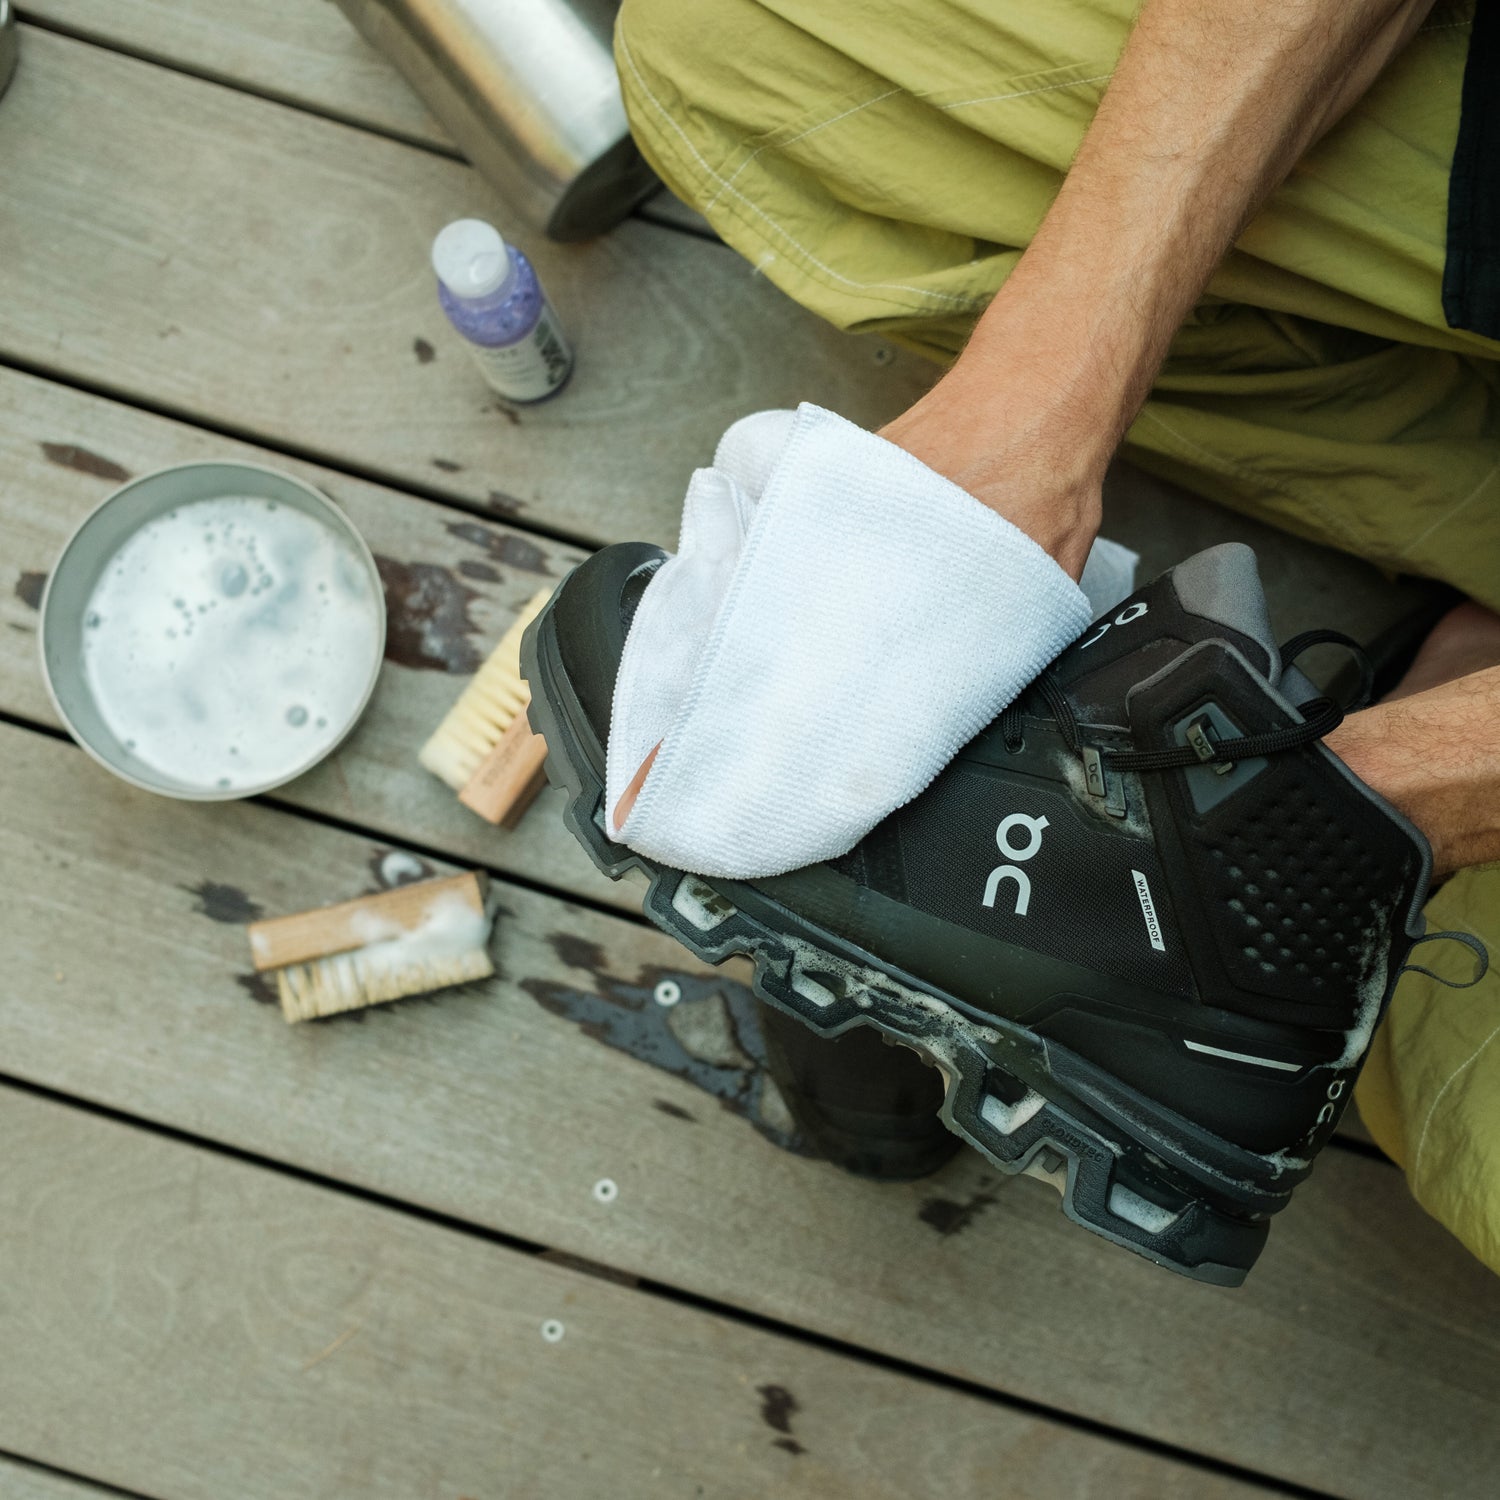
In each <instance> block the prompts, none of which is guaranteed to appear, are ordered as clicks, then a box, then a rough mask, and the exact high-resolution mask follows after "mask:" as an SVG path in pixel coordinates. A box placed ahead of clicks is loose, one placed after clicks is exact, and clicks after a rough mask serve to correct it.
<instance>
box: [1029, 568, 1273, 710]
mask: <svg viewBox="0 0 1500 1500" xmlns="http://www.w3.org/2000/svg"><path fill="white" fill-rule="evenodd" d="M1207 640H1223V641H1228V642H1229V643H1230V644H1231V645H1232V646H1234V647H1235V648H1236V649H1237V650H1239V651H1240V652H1242V653H1243V655H1244V656H1245V658H1246V660H1247V661H1248V662H1249V663H1250V665H1251V667H1252V668H1254V670H1255V671H1257V672H1259V673H1261V674H1262V675H1263V676H1264V677H1265V678H1266V680H1267V681H1268V682H1269V683H1271V685H1272V686H1273V687H1274V686H1275V685H1276V684H1277V682H1278V681H1279V679H1280V677H1281V653H1280V651H1279V650H1278V649H1277V646H1276V641H1275V638H1274V637H1273V636H1272V634H1271V621H1270V617H1269V615H1268V613H1267V611H1266V596H1265V590H1264V589H1262V588H1261V584H1260V575H1259V573H1258V572H1257V570H1256V566H1255V554H1254V553H1253V552H1252V551H1251V550H1250V548H1248V547H1247V546H1245V545H1244V544H1243V543H1241V542H1226V543H1224V544H1223V545H1221V546H1218V547H1210V548H1209V549H1208V550H1207V551H1206V552H1199V553H1198V554H1197V555H1196V556H1194V557H1190V558H1188V559H1187V560H1186V561H1185V562H1180V563H1178V564H1177V566H1176V567H1175V568H1172V569H1171V570H1169V571H1168V572H1166V573H1163V574H1162V575H1161V576H1160V577H1159V578H1157V579H1155V580H1154V581H1153V582H1151V583H1148V584H1147V585H1146V586H1145V587H1144V588H1140V589H1137V590H1136V592H1135V593H1134V594H1132V595H1131V596H1130V598H1128V599H1126V600H1125V601H1124V602H1123V603H1121V604H1119V605H1117V606H1116V607H1115V608H1114V609H1112V610H1110V611H1108V612H1107V613H1106V614H1103V615H1101V616H1100V617H1099V619H1097V620H1096V621H1095V622H1094V623H1093V624H1092V625H1091V626H1089V628H1088V629H1087V630H1086V631H1085V632H1084V633H1083V635H1082V636H1081V637H1080V638H1079V639H1078V640H1077V641H1075V642H1074V643H1073V645H1071V646H1069V647H1068V649H1067V650H1066V651H1065V652H1064V653H1063V654H1062V656H1061V657H1059V658H1058V661H1057V665H1056V667H1055V669H1054V670H1055V672H1056V674H1057V679H1058V681H1059V682H1060V683H1061V684H1062V685H1063V686H1064V687H1066V688H1067V690H1068V692H1069V693H1070V695H1071V696H1072V697H1073V700H1074V704H1075V706H1076V707H1077V709H1078V710H1079V712H1080V714H1081V715H1082V716H1083V717H1084V718H1085V719H1088V718H1096V719H1097V720H1098V721H1099V722H1120V723H1123V722H1124V720H1123V719H1122V718H1121V714H1122V713H1123V711H1124V704H1125V700H1126V697H1127V696H1128V695H1129V693H1130V690H1131V689H1132V688H1133V687H1134V686H1135V685H1136V684H1137V683H1138V682H1142V681H1144V680H1145V679H1146V678H1147V677H1150V676H1152V675H1153V674H1154V673H1156V672H1159V671H1161V670H1162V669H1163V668H1164V667H1167V666H1170V665H1171V663H1172V662H1173V661H1175V660H1176V659H1177V658H1178V657H1179V656H1181V655H1182V653H1183V651H1184V650H1187V649H1189V648H1190V647H1192V646H1195V645H1197V644H1198V642H1200V641H1207Z"/></svg>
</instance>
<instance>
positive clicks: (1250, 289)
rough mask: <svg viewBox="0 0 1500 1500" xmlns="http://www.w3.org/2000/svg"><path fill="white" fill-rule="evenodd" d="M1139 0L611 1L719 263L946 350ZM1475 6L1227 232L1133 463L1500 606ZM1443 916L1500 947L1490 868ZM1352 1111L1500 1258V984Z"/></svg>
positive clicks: (1380, 1044)
mask: <svg viewBox="0 0 1500 1500" xmlns="http://www.w3.org/2000/svg"><path fill="white" fill-rule="evenodd" d="M1137 8H1138V0H1029V3H1028V0H1010V3H1007V4H1005V5H997V4H994V3H993V0H860V3H859V4H848V3H844V0H625V3H624V6H623V9H622V11H621V15H620V24H619V29H618V32H617V35H616V52H617V57H618V61H619V67H620V77H621V81H622V85H623V88H624V92H625V100H626V106H627V109H628V110H629V113H630V120H631V125H632V129H633V130H634V133H635V136H636V139H637V140H638V141H639V142H640V145H641V147H642V149H643V150H644V151H645V153H646V155H647V156H648V157H649V158H650V160H651V162H652V163H653V165H655V167H656V168H657V170H658V171H659V172H660V173H661V175H662V177H663V178H664V179H665V180H666V182H667V183H668V184H669V185H670V186H671V187H672V188H673V189H674V190H675V191H676V192H677V193H678V194H679V195H680V196H681V197H683V198H684V199H686V200H687V201H688V202H689V203H691V204H692V205H693V206H695V207H696V208H698V209H699V210H700V211H701V212H702V213H703V214H705V215H706V216H707V217H708V219H709V220H710V222H711V223H712V224H713V226H714V228H715V229H716V230H717V231H718V232H719V234H720V235H722V236H723V238H724V239H725V240H726V241H727V242H728V243H729V244H730V245H732V246H733V247H734V248H735V249H736V250H738V251H739V252H740V253H741V254H742V255H744V256H745V257H746V258H747V259H749V260H750V261H751V262H752V263H753V264H754V265H755V266H756V267H757V268H758V269H759V270H760V271H761V272H762V273H763V274H764V275H766V276H767V277H768V278H769V279H770V280H772V281H773V282H775V283H776V284H777V285H778V286H779V287H781V288H782V289H783V290H784V291H786V292H787V293H789V294H790V295H791V296H793V297H795V298H796V299H797V301H799V302H801V303H804V304H805V305H806V306H808V307H810V308H812V309H813V310H815V311H816V312H818V313H820V314H822V316H824V317H825V318H828V319H829V320H830V321H832V322H834V323H836V324H838V325H839V326H840V327H843V328H848V329H858V330H879V331H880V332H882V333H884V334H886V335H887V336H890V337H894V338H897V339H899V340H900V341H902V342H904V343H907V344H909V345H912V346H914V347H916V348H918V349H921V350H923V351H925V352H927V353H930V354H932V355H934V356H936V357H938V358H948V357H951V356H952V355H953V354H954V353H956V352H957V350H958V349H959V348H960V347H962V345H963V343H964V340H965V339H966V338H967V337H968V334H969V331H970V330H971V328H972V327H973V325H974V321H975V319H976V318H977V317H978V315H979V314H980V312H982V311H983V309H984V308H985V307H986V306H987V305H988V303H989V301H990V299H991V297H993V295H994V293H995V291H996V289H997V288H998V287H999V285H1000V284H1001V282H1003V281H1004V279H1005V277H1006V275H1007V274H1008V273H1009V271H1010V269H1011V267H1012V266H1013V265H1014V264H1015V262H1016V260H1017V258H1018V256H1019V254H1020V252H1021V249H1022V248H1023V247H1024V246H1025V245H1026V244H1027V243H1028V242H1029V241H1030V239H1031V235H1032V233H1033V231H1034V230H1035V228H1036V225H1037V223H1038V221H1039V220H1040V218H1041V216H1042V214H1043V213H1044V212H1045V210H1046V208H1047V206H1048V204H1049V203H1050V202H1051V200H1052V197H1053V194H1054V193H1055V192H1056V190H1057V187H1058V184H1059V182H1060V181H1061V180H1062V175H1063V173H1064V172H1065V171H1066V169H1067V166H1068V163H1069V162H1070V161H1071V160H1072V157H1073V154H1074V152H1075V151H1076V150H1077V148H1078V144H1079V141H1080V140H1081V138H1082V135H1083V131H1084V129H1085V128H1086V127H1087V125H1088V123H1089V121H1090V119H1091V118H1092V116H1093V112H1094V108H1095V106H1096V105H1097V103H1098V101H1099V98H1100V95H1101V93H1102V92H1103V90H1104V88H1105V86H1106V84H1107V83H1108V81H1109V77H1110V73H1111V70H1112V69H1113V68H1114V65H1115V62H1116V59H1117V58H1118V56H1119V54H1120V50H1121V48H1122V47H1123V45H1124V42H1125V38H1126V36H1127V34H1128V32H1129V28H1130V24H1131V21H1132V18H1133V16H1134V14H1135V12H1136V10H1137ZM1472 10H1473V0H1455V3H1444V0H1438V4H1437V6H1436V8H1435V9H1434V10H1433V12H1432V14H1431V15H1430V16H1429V18H1428V20H1427V22H1426V23H1425V24H1424V26H1423V28H1422V30H1421V31H1420V32H1419V33H1418V34H1417V36H1416V37H1415V38H1414V40H1413V41H1412V42H1411V43H1410V44H1409V45H1408V47H1407V48H1406V49H1405V50H1404V51H1403V53H1402V54H1401V55H1400V56H1399V57H1398V58H1397V59H1396V60H1395V61H1394V62H1393V64H1392V65H1391V67H1390V68H1389V69H1388V70H1387V72H1386V73H1385V75H1384V76H1383V77H1382V78H1381V79H1380V80H1379V81H1378V82H1377V84H1376V85H1375V87H1374V88H1373V89H1372V90H1371V91H1370V93H1369V94H1368V95H1367V96H1366V97H1365V98H1364V99H1363V100H1362V101H1361V103H1360V104H1359V105H1358V106H1357V107H1356V109H1355V110H1354V112H1353V113H1352V114H1351V115H1350V116H1349V117H1348V118H1347V119H1345V120H1344V121H1342V122H1341V123H1340V124H1339V125H1338V126H1337V127H1336V128H1335V129H1334V131H1333V132H1332V133H1331V134H1330V135H1329V136H1328V137H1326V138H1325V139H1324V140H1323V141H1322V142H1321V143H1320V144H1319V145H1318V146H1317V147H1316V148H1315V149H1314V150H1313V151H1311V152H1310V153H1309V154H1308V155H1307V156H1306V157H1305V158H1304V159H1303V161H1302V162H1301V163H1300V164H1299V165H1298V166H1297V168H1296V170H1295V171H1294V172H1293V173H1292V174H1291V176H1290V178H1289V179H1288V180H1287V182H1286V183H1285V184H1284V185H1283V186H1282V187H1281V188H1280V189H1279V190H1278V191H1277V193H1276V194H1275V195H1274V196H1273V197H1272V198H1271V199H1270V201H1269V202H1268V203H1267V204H1266V206H1265V207H1264V208H1263V209H1262V210H1261V212H1260V213H1259V214H1258V215H1257V217H1256V218H1255V219H1254V221H1253V222H1252V223H1251V224H1250V226H1249V227H1248V228H1247V229H1246V230H1245V232H1244V233H1243V234H1242V235H1241V236H1240V239H1239V242H1238V244H1237V246H1236V247H1235V249H1234V250H1233V251H1232V252H1231V253H1230V255H1229V256H1228V257H1227V258H1226V260H1225V261H1224V263H1223V264H1222V265H1221V266H1220V268H1219V270H1218V272H1217V273H1216V274H1215V276H1214V278H1213V280H1212V281H1211V282H1210V284H1209V288H1208V293H1207V295H1206V296H1205V297H1204V299H1203V301H1202V302H1201V303H1200V305H1199V306H1198V308H1197V309H1196V311H1195V312H1194V314H1193V315H1192V317H1191V318H1190V319H1189V320H1188V322H1187V324H1186V325H1185V326H1184V327H1183V329H1182V330H1181V332H1180V333H1179V335H1178V337H1177V339H1176V340H1175V342H1174V343H1173V346H1172V353H1171V356H1170V358H1169V359H1168V361H1167V363H1166V366H1165V367H1164V369H1163V370H1162V373H1161V375H1160V377H1159V378H1158V380H1157V382H1156V385H1155V387H1154V389H1153V391H1152V393H1151V398H1150V400H1149V401H1148V402H1147V403H1146V406H1145V408H1144V410H1143V411H1142V413H1141V415H1140V416H1139V417H1138V418H1137V420H1136V421H1135V423H1134V425H1133V426H1132V427H1131V429H1130V432H1129V434H1128V436H1127V438H1126V452H1127V453H1128V455H1129V457H1130V458H1131V459H1132V460H1133V461H1134V462H1135V463H1137V464H1138V465H1139V466H1140V467H1142V468H1144V469H1147V470H1149V471H1151V472H1153V473H1156V474H1158V475H1161V476H1163V477H1165V478H1167V479H1171V480H1174V481H1176V482H1177V483H1179V484H1181V485H1183V486H1184V487H1185V488H1187V489H1189V490H1192V491H1195V492H1196V493H1198V494H1201V495H1204V496H1206V497H1208V498H1210V499H1213V500H1216V501H1219V502H1221V503H1222V504H1225V505H1229V506H1233V507H1234V508H1236V509H1238V510H1243V511H1247V512H1251V513H1253V514H1256V515H1258V516H1261V517H1263V518H1265V519H1267V520H1270V521H1273V522H1275V523H1276V524H1277V525H1279V526H1281V527H1283V528H1285V529H1287V530H1289V531H1294V532H1297V533H1299V534H1301V535H1303V536H1307V537H1311V538H1313V539H1315V540H1317V541H1321V542H1325V543H1328V544H1331V545H1333V546H1335V547H1340V548H1343V549H1344V550H1346V551H1349V552H1353V553H1356V554H1358V555H1359V556H1361V557H1364V558H1367V559H1369V560H1370V561H1372V562H1374V563H1377V564H1379V565H1381V566H1384V567H1387V568H1390V569H1393V570H1397V571H1402V572H1410V573H1418V574H1425V575H1428V576H1430V577H1434V578H1441V579H1444V580H1446V581H1447V582H1449V583H1452V584H1454V585H1456V586H1457V587H1458V588H1460V589H1462V590H1463V591H1464V592H1465V593H1467V594H1469V595H1470V596H1472V597H1473V598H1476V599H1478V600H1480V601H1481V602H1483V603H1485V604H1488V605H1489V606H1490V607H1492V608H1497V609H1500V366H1497V364H1496V363H1495V362H1496V361H1497V360H1500V343H1496V342H1493V341H1491V340H1488V339H1485V338H1481V337H1480V336H1478V335H1476V334H1472V333H1466V332H1462V331H1460V330H1456V329H1451V328H1449V327H1448V326H1447V324H1446V322H1445V321H1444V318H1443V312H1442V305H1441V299H1440V290H1441V285H1442V274H1443V260H1444V249H1445V239H1446V229H1447V196H1448V171H1449V166H1450V164H1451V161H1452V156H1453V146H1454V141H1455V139H1456V136H1457V130H1458V114H1459V95H1460V86H1461V82H1462V78H1463V68H1464V62H1465V59H1466V56H1467V48H1468V33H1469V18H1470V16H1471V14H1472ZM1496 170H1500V163H1497V164H1496ZM1495 732H1496V733H1497V734H1500V725H1497V726H1496V729H1495ZM1428 916H1429V921H1430V923H1431V925H1432V926H1433V927H1434V928H1437V927H1462V928H1466V929H1467V930H1469V931H1472V932H1475V933H1477V934H1478V935H1479V936H1480V937H1481V938H1482V939H1484V941H1485V942H1486V943H1487V944H1488V945H1489V947H1490V949H1491V951H1492V952H1494V953H1495V954H1496V956H1497V961H1500V869H1496V868H1494V867H1491V868H1488V869H1484V870H1470V871H1465V872H1463V873H1462V874H1460V875H1458V876H1457V877H1455V878H1454V879H1452V880H1451V881H1449V882H1448V883H1447V884H1446V885H1445V886H1444V887H1443V888H1442V890H1441V891H1440V893H1439V894H1438V895H1437V896H1436V897H1435V898H1434V899H1433V901H1432V902H1431V903H1430V905H1429V908H1428ZM1423 951H1432V950H1423ZM1455 968H1456V970H1460V971H1461V969H1462V960H1460V961H1458V962H1457V963H1456V964H1455ZM1358 1098H1359V1103H1360V1108H1361V1111H1362V1113H1363V1114H1364V1117H1365V1119H1366V1122H1367V1123H1368V1125H1369V1127H1370V1129H1371V1131H1372V1132H1373V1133H1374V1135H1375V1137H1376V1139H1377V1140H1378V1141H1379V1142H1380V1144H1381V1146H1382V1147H1384V1148H1385V1150H1386V1151H1388V1152H1389V1153H1390V1154H1391V1155H1392V1156H1394V1157H1395V1158H1396V1159H1397V1160H1398V1161H1399V1162H1401V1163H1402V1164H1403V1165H1404V1166H1405V1168H1406V1171H1407V1175H1408V1178H1409V1180H1410V1182H1411V1186H1412V1190H1413V1192H1414V1193H1415V1194H1416V1196H1417V1198H1418V1199H1419V1201H1421V1202H1422V1203H1423V1205H1424V1206H1425V1207H1426V1208H1427V1209H1428V1210H1429V1211H1430V1212H1431V1213H1433V1214H1434V1215H1435V1216H1436V1217H1437V1218H1439V1219H1441V1220H1442V1221H1443V1222H1444V1223H1446V1224H1447V1225H1448V1226H1449V1227H1450V1228H1451V1229H1452V1230H1453V1231H1454V1232H1455V1233H1456V1234H1457V1235H1458V1236H1459V1237H1460V1238H1461V1239H1462V1240H1463V1241H1464V1242H1465V1243H1466V1244H1467V1245H1468V1246H1469V1247H1470V1248H1471V1249H1472V1250H1473V1251H1474V1252H1475V1253H1476V1254H1478V1255H1479V1256H1481V1257H1482V1258H1483V1259H1484V1260H1486V1261H1487V1262H1488V1263H1489V1264H1490V1265H1491V1266H1493V1267H1495V1268H1496V1269H1500V968H1497V972H1495V973H1494V974H1492V975H1491V976H1490V977H1489V978H1488V979H1487V980H1485V981H1484V982H1483V983H1481V984H1480V985H1478V986H1476V987H1475V988H1473V989H1469V990H1463V991H1452V990H1443V989H1440V988H1439V987H1438V986H1437V985H1435V984H1434V983H1433V982H1432V981H1430V980H1427V979H1424V978H1422V977H1421V976H1418V975H1414V974H1408V975H1407V976H1406V977H1405V978H1404V979H1403V980H1402V982H1401V984H1400V986H1399V987H1398V989H1397V993H1396V996H1395V999H1394V1001H1393V1002H1392V1008H1391V1012H1390V1015H1389V1016H1388V1018H1387V1020H1386V1022H1385V1024H1384V1026H1383V1027H1382V1028H1381V1030H1380V1032H1379V1034H1378V1035H1377V1037H1376V1040H1375V1044H1374V1047H1373V1049H1372V1052H1371V1056H1370V1060H1369V1063H1368V1065H1367V1066H1366V1068H1365V1071H1364V1075H1363V1077H1362V1079H1361V1081H1360V1088H1359V1094H1358Z"/></svg>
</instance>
